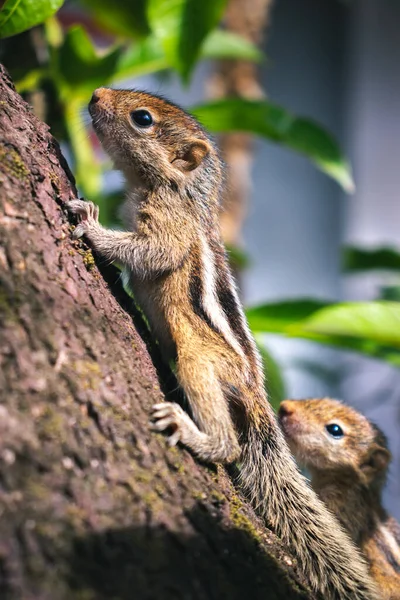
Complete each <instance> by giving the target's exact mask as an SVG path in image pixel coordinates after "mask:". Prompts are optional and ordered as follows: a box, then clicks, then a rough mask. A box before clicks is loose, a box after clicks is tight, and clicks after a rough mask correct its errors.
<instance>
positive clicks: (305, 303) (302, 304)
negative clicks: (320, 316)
mask: <svg viewBox="0 0 400 600" xmlns="http://www.w3.org/2000/svg"><path fill="white" fill-rule="evenodd" d="M330 304H331V303H329V302H325V301H324V300H312V299H308V298H304V299H300V300H284V301H282V302H271V303H269V304H261V305H259V306H253V307H251V308H248V309H247V311H246V315H247V319H248V321H249V324H250V327H251V328H252V330H253V331H256V332H277V333H282V332H284V331H285V329H286V328H287V327H290V326H291V325H292V324H293V323H297V322H301V321H303V320H305V319H307V318H308V317H311V316H312V315H313V314H314V313H315V312H317V311H318V310H319V309H321V308H325V307H326V306H329V305H330Z"/></svg>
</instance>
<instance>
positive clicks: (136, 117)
mask: <svg viewBox="0 0 400 600" xmlns="http://www.w3.org/2000/svg"><path fill="white" fill-rule="evenodd" d="M131 119H132V121H133V122H134V123H135V124H136V125H139V127H150V125H152V124H153V117H152V116H151V114H150V113H149V111H148V110H134V111H133V112H131Z"/></svg>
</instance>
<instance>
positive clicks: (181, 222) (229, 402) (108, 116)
mask: <svg viewBox="0 0 400 600" xmlns="http://www.w3.org/2000/svg"><path fill="white" fill-rule="evenodd" d="M139 109H140V110H147V111H148V112H149V113H150V114H151V115H152V117H153V123H152V124H151V126H149V127H147V128H141V127H139V126H138V125H137V124H135V122H133V120H132V116H131V114H132V111H135V110H139ZM90 112H91V115H92V119H93V124H94V128H95V130H96V132H97V134H98V136H99V138H100V140H101V141H102V143H103V146H104V148H105V149H106V150H107V152H108V153H109V154H110V156H111V157H112V158H113V160H114V162H115V165H116V167H117V168H119V169H121V171H122V172H123V173H124V175H125V178H126V181H127V186H128V194H127V199H126V202H125V205H124V208H123V215H124V220H125V226H126V229H127V231H125V232H119V231H110V230H107V229H105V228H103V227H101V225H100V224H99V223H98V221H97V212H96V207H94V205H93V204H92V203H88V202H83V201H75V202H73V203H71V204H70V210H71V211H72V212H75V213H77V214H79V215H80V216H81V222H80V224H79V225H78V227H77V228H76V230H75V234H76V235H77V236H80V235H86V237H87V239H88V240H89V242H90V243H91V245H92V246H93V248H94V249H95V250H96V251H97V252H98V253H100V254H101V255H103V256H104V257H106V258H108V259H109V260H117V261H119V262H120V263H122V264H123V265H124V266H125V269H126V270H127V272H128V276H129V279H130V283H131V286H132V288H133V290H134V293H135V296H136V299H137V300H138V302H139V303H140V305H141V306H142V308H143V310H144V312H145V313H146V315H147V317H148V319H149V322H150V325H151V327H152V329H153V331H154V335H155V336H156V337H157V338H158V340H159V342H160V345H161V347H162V349H163V352H164V354H165V357H166V359H169V358H175V360H176V365H177V377H178V380H179V382H180V384H181V386H182V388H183V389H184V391H185V393H186V396H187V398H188V400H189V403H190V407H191V411H192V414H193V420H192V419H191V418H190V417H189V415H188V414H187V413H185V412H184V411H183V410H182V409H181V408H180V407H179V406H178V405H177V404H174V403H168V402H165V403H163V404H160V405H157V406H155V407H154V410H153V419H154V429H155V430H157V431H166V430H167V431H169V432H170V435H169V438H168V439H169V442H170V444H176V443H177V442H181V443H182V444H184V445H185V446H187V447H188V448H190V449H191V450H192V451H193V452H194V453H195V454H196V455H197V456H199V457H200V458H201V459H203V460H206V461H215V462H221V463H232V462H234V461H237V460H238V461H239V463H240V467H239V470H240V475H239V480H240V483H241V486H242V489H243V491H244V492H245V493H246V494H247V496H248V497H249V498H250V499H251V500H252V502H253V504H254V505H255V507H256V508H257V510H258V511H259V512H260V514H261V515H262V516H263V517H264V518H265V520H266V521H267V522H268V523H269V524H270V525H272V526H273V527H274V528H275V530H276V531H277V533H278V535H280V536H281V537H282V539H283V540H284V542H285V543H287V544H288V545H289V546H290V547H291V548H292V550H293V552H294V553H295V555H296V556H297V558H298V560H299V563H300V565H301V567H302V568H303V569H304V573H305V575H306V577H307V578H308V580H309V582H310V585H311V586H312V588H313V589H314V590H316V591H317V592H318V594H319V597H321V598H324V599H326V600H328V599H330V600H333V599H335V600H339V599H344V598H348V599H349V600H350V599H352V600H356V599H357V600H367V599H368V600H371V599H373V598H376V596H375V593H374V586H373V583H372V581H370V580H369V578H368V575H367V569H366V566H365V565H364V563H363V561H362V559H361V558H360V556H359V555H358V553H357V550H356V549H355V547H354V546H353V544H352V543H351V542H350V540H349V539H348V537H347V536H346V535H345V534H344V532H343V531H342V530H341V528H340V526H339V524H338V523H337V522H336V520H335V519H334V518H333V517H332V516H331V515H330V513H329V512H328V511H327V510H326V508H325V507H324V505H323V503H322V502H321V501H320V500H318V498H317V496H316V495H315V494H314V492H312V490H311V489H310V488H309V487H308V485H307V483H306V481H305V480H304V478H303V477H302V476H301V475H300V473H299V472H298V471H297V469H296V466H295V464H294V461H293V459H292V458H291V455H290V452H289V449H288V448H287V445H286V443H285V441H284V438H283V436H282V434H281V432H280V430H279V427H278V425H277V423H276V419H275V416H274V414H273V411H272V409H271V407H270V405H269V404H268V401H267V398H266V396H265V392H264V387H263V373H262V369H261V365H260V359H259V356H258V353H257V350H256V347H255V343H254V340H253V338H252V336H251V335H250V332H249V329H248V325H247V322H246V320H245V317H244V314H243V309H242V307H241V305H240V302H239V300H238V297H237V293H236V289H235V286H234V283H233V281H232V277H231V274H230V271H229V268H228V264H227V260H226V256H225V251H224V248H223V245H222V241H221V236H220V231H219V197H220V193H221V189H222V169H221V161H220V159H219V156H218V153H217V150H216V148H215V147H214V144H213V143H212V141H211V139H210V138H209V137H208V135H207V134H206V133H205V131H204V130H203V129H202V128H201V126H200V125H199V124H198V123H197V121H196V120H195V119H194V118H193V117H191V116H189V115H188V114H186V113H185V112H184V111H182V110H181V109H180V108H178V107H177V106H175V105H173V104H171V103H169V102H167V101H166V100H164V99H162V98H158V97H155V96H152V95H150V94H146V93H144V92H136V91H127V90H111V89H106V88H101V89H99V90H96V92H95V93H94V96H93V99H92V102H91V104H90Z"/></svg>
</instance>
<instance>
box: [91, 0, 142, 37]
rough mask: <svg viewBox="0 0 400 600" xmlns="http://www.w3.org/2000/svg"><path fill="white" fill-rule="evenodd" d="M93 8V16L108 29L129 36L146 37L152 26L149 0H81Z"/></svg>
mask: <svg viewBox="0 0 400 600" xmlns="http://www.w3.org/2000/svg"><path fill="white" fill-rule="evenodd" d="M81 2H82V4H85V5H86V6H88V7H89V8H90V9H92V10H93V17H94V19H95V20H96V21H98V22H99V23H100V24H101V25H102V27H103V28H105V29H106V30H108V31H110V32H112V33H116V34H119V35H122V36H125V37H127V38H132V37H144V36H146V35H148V34H149V32H150V28H149V24H148V21H147V16H146V3H147V0H114V1H113V2H110V0H81Z"/></svg>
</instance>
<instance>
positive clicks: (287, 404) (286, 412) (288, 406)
mask: <svg viewBox="0 0 400 600" xmlns="http://www.w3.org/2000/svg"><path fill="white" fill-rule="evenodd" d="M293 413H294V406H293V402H291V401H290V400H284V401H283V402H281V405H280V407H279V410H278V415H279V416H280V417H289V416H290V415H292V414H293Z"/></svg>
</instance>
